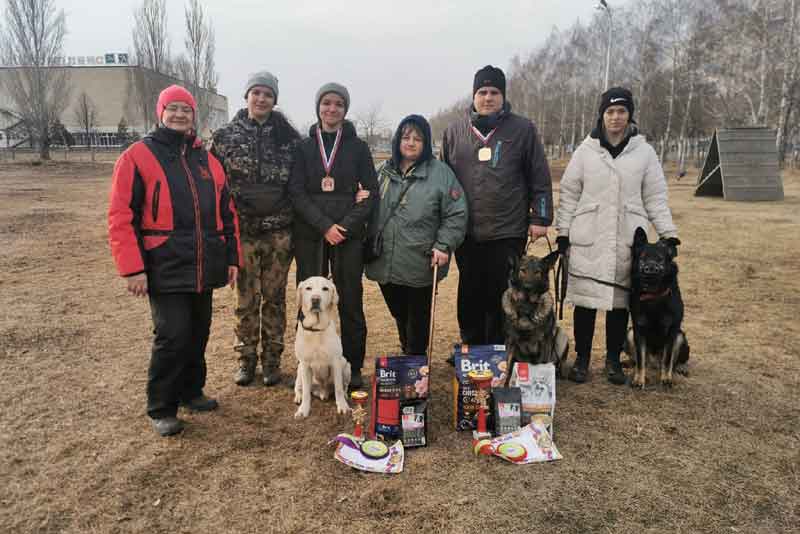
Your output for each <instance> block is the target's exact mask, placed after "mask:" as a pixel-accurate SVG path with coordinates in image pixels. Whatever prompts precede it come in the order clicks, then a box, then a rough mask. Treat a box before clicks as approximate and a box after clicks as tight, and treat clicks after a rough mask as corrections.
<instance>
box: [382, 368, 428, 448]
mask: <svg viewBox="0 0 800 534" xmlns="http://www.w3.org/2000/svg"><path fill="white" fill-rule="evenodd" d="M427 417H428V358H427V356H425V355H424V354H423V355H413V356H410V355H393V356H381V357H379V358H376V359H375V377H374V379H373V386H372V430H373V432H374V433H375V436H376V437H377V438H378V439H383V440H387V441H393V440H396V439H400V440H402V441H403V445H404V446H406V447H424V446H425V445H427V444H428V432H427V428H428V425H427Z"/></svg>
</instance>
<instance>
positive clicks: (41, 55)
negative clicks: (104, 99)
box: [0, 0, 70, 159]
mask: <svg viewBox="0 0 800 534" xmlns="http://www.w3.org/2000/svg"><path fill="white" fill-rule="evenodd" d="M3 18H4V20H5V27H4V28H0V60H2V61H0V62H2V63H4V64H6V65H9V66H12V67H16V68H14V69H9V70H8V72H7V75H6V77H5V83H6V91H7V93H8V94H9V96H10V97H11V100H12V101H13V103H14V106H15V107H16V111H17V112H18V113H19V115H20V116H21V118H22V120H23V121H24V122H25V124H26V126H27V128H28V131H29V132H30V135H31V137H32V140H34V141H36V142H37V143H38V145H39V156H40V158H41V159H50V144H51V138H52V132H51V125H52V124H54V123H56V122H57V121H58V118H59V116H60V115H61V113H62V112H63V111H64V109H66V106H67V100H68V98H69V92H70V86H69V74H68V72H67V70H66V69H64V68H58V67H57V66H56V65H57V61H58V60H57V58H59V57H61V55H62V48H63V42H64V35H66V33H67V23H66V17H65V16H64V11H63V10H58V11H57V10H56V6H55V0H5V13H4V17H3Z"/></svg>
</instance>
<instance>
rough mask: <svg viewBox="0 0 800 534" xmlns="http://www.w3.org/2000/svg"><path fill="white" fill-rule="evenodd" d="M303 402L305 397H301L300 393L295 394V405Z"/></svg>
mask: <svg viewBox="0 0 800 534" xmlns="http://www.w3.org/2000/svg"><path fill="white" fill-rule="evenodd" d="M301 402H303V395H301V394H300V393H295V394H294V403H295V404H300V403H301Z"/></svg>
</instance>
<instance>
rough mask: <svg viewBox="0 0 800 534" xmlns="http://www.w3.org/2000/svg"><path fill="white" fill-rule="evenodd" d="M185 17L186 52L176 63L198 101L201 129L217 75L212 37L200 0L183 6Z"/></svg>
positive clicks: (208, 109)
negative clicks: (210, 92)
mask: <svg viewBox="0 0 800 534" xmlns="http://www.w3.org/2000/svg"><path fill="white" fill-rule="evenodd" d="M184 14H185V18H186V37H185V38H184V40H183V43H184V46H185V47H186V51H185V55H184V56H180V57H179V58H178V60H177V62H176V67H177V70H178V74H179V75H180V77H181V79H182V80H184V81H185V82H186V83H187V84H188V85H189V88H190V90H191V91H192V92H193V93H194V97H195V99H196V100H197V128H198V130H200V129H202V127H203V126H205V125H206V123H207V122H208V119H209V113H210V110H211V101H210V100H211V95H210V94H209V91H215V90H216V87H217V82H218V76H217V72H216V69H215V64H214V53H215V46H216V45H215V40H214V28H213V27H212V25H211V20H210V19H209V18H208V17H206V15H205V13H204V12H203V7H202V5H201V4H200V0H189V3H188V4H187V6H186V7H185V8H184Z"/></svg>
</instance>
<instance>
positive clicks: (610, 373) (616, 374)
mask: <svg viewBox="0 0 800 534" xmlns="http://www.w3.org/2000/svg"><path fill="white" fill-rule="evenodd" d="M606 378H608V381H609V382H611V383H612V384H614V385H615V386H621V385H623V384H625V381H626V380H627V379H628V378H627V377H626V376H625V371H623V370H622V364H621V363H619V361H612V360H608V361H606Z"/></svg>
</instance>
